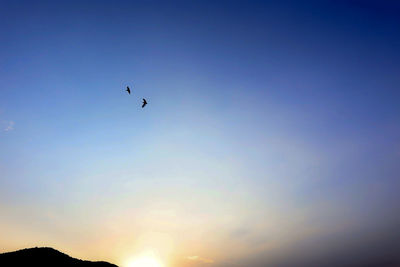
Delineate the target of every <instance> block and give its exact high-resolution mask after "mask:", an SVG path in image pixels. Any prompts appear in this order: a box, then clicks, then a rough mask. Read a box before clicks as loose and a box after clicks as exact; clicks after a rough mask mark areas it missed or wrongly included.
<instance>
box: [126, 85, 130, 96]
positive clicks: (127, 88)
mask: <svg viewBox="0 0 400 267" xmlns="http://www.w3.org/2000/svg"><path fill="white" fill-rule="evenodd" d="M125 91H127V92H128V94H131V89H129V86H127V87H126V90H125Z"/></svg>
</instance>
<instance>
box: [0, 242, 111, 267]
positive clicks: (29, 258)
mask: <svg viewBox="0 0 400 267" xmlns="http://www.w3.org/2000/svg"><path fill="white" fill-rule="evenodd" d="M0 266H82V267H85V266H96V267H115V266H117V265H114V264H111V263H108V262H104V261H86V260H80V259H75V258H72V257H70V256H68V255H67V254H64V253H62V252H60V251H58V250H55V249H53V248H48V247H42V248H37V247H36V248H27V249H22V250H18V251H14V252H6V253H2V254H0Z"/></svg>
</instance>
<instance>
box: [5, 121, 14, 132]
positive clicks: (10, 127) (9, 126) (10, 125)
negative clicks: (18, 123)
mask: <svg viewBox="0 0 400 267" xmlns="http://www.w3.org/2000/svg"><path fill="white" fill-rule="evenodd" d="M14 125H15V122H14V121H7V122H6V127H5V128H4V131H6V132H9V131H12V130H14Z"/></svg>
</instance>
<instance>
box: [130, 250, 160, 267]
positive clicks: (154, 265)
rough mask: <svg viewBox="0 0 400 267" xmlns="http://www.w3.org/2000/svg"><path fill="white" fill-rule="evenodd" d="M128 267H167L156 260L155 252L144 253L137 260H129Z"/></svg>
mask: <svg viewBox="0 0 400 267" xmlns="http://www.w3.org/2000/svg"><path fill="white" fill-rule="evenodd" d="M126 267H165V266H164V264H162V263H161V261H160V260H158V259H157V258H156V256H155V255H154V253H153V252H148V253H144V254H142V255H139V256H138V257H137V258H133V259H130V260H128V262H127V264H126Z"/></svg>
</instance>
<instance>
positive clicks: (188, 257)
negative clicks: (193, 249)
mask: <svg viewBox="0 0 400 267" xmlns="http://www.w3.org/2000/svg"><path fill="white" fill-rule="evenodd" d="M186 259H188V260H190V261H197V262H202V263H213V262H214V261H213V260H212V259H206V258H202V257H199V256H187V257H186Z"/></svg>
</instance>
